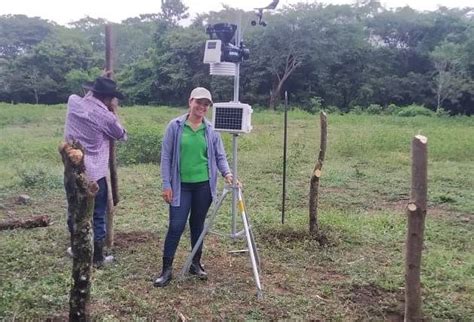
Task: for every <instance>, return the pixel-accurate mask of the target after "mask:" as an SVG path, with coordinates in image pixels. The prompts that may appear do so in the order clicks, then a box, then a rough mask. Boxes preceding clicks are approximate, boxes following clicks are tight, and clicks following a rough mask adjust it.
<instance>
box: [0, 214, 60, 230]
mask: <svg viewBox="0 0 474 322" xmlns="http://www.w3.org/2000/svg"><path fill="white" fill-rule="evenodd" d="M50 223H51V219H50V218H49V216H47V215H41V216H35V217H31V218H26V219H23V218H22V219H11V220H5V221H2V222H0V230H9V229H17V228H25V229H28V228H36V227H47V226H49V224H50Z"/></svg>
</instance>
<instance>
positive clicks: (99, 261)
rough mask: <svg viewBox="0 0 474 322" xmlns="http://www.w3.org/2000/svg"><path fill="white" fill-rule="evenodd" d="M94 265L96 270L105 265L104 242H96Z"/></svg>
mask: <svg viewBox="0 0 474 322" xmlns="http://www.w3.org/2000/svg"><path fill="white" fill-rule="evenodd" d="M92 264H93V265H94V267H96V268H100V267H102V265H104V241H103V240H97V241H94V256H93V258H92Z"/></svg>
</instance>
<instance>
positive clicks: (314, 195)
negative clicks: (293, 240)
mask: <svg viewBox="0 0 474 322" xmlns="http://www.w3.org/2000/svg"><path fill="white" fill-rule="evenodd" d="M319 119H320V123H321V142H320V147H319V155H318V161H317V162H316V165H315V166H314V170H313V174H312V176H311V181H310V188H309V231H310V232H311V233H314V232H317V231H318V230H319V228H318V201H319V178H320V177H321V174H322V172H321V169H322V167H323V162H324V156H325V155H326V146H327V138H328V120H327V115H326V113H324V112H321V113H320V114H319Z"/></svg>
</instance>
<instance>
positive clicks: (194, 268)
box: [189, 253, 207, 280]
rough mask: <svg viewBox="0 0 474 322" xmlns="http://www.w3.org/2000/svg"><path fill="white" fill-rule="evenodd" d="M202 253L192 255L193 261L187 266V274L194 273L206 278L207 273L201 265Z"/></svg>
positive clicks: (203, 278) (202, 278) (200, 277)
mask: <svg viewBox="0 0 474 322" xmlns="http://www.w3.org/2000/svg"><path fill="white" fill-rule="evenodd" d="M201 255H202V253H196V255H194V257H193V262H192V263H191V266H190V267H189V274H191V275H196V276H197V277H198V278H199V279H201V280H207V273H206V271H205V270H204V267H202V265H201Z"/></svg>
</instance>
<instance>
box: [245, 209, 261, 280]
mask: <svg viewBox="0 0 474 322" xmlns="http://www.w3.org/2000/svg"><path fill="white" fill-rule="evenodd" d="M245 220H246V221H247V225H248V227H249V233H250V240H251V241H252V248H253V253H254V254H255V261H256V262H257V268H258V271H259V272H260V255H259V254H258V249H257V244H256V243H255V237H254V235H253V231H252V226H251V225H250V223H249V219H248V217H247V214H246V215H245Z"/></svg>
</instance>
